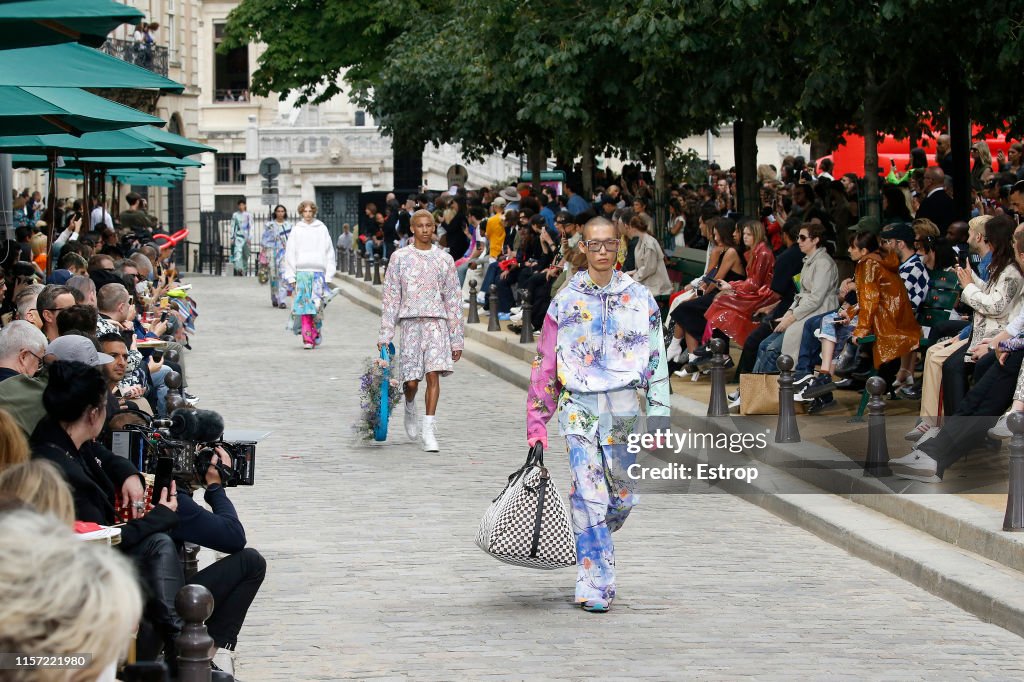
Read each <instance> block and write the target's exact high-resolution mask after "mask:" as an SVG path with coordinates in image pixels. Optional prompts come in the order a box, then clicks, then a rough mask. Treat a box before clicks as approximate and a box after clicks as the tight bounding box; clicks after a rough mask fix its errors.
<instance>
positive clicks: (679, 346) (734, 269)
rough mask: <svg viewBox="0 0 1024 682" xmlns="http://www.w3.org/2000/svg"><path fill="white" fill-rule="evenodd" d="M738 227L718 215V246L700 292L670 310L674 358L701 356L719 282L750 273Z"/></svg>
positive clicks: (711, 253)
mask: <svg viewBox="0 0 1024 682" xmlns="http://www.w3.org/2000/svg"><path fill="white" fill-rule="evenodd" d="M702 222H703V221H702ZM735 226H736V224H735V223H734V222H733V220H732V219H730V218H716V219H714V221H713V224H712V228H711V230H712V234H713V239H714V241H713V244H714V245H713V246H711V247H710V248H709V257H708V267H707V271H706V272H705V279H704V281H703V282H702V283H701V284H700V285H699V286H698V287H697V291H698V292H700V295H699V296H697V297H696V298H693V299H690V300H687V301H684V302H683V303H680V304H679V305H677V306H676V307H675V308H674V309H673V310H672V312H671V313H670V315H671V317H672V319H673V320H674V321H675V323H676V326H675V330H674V334H673V339H672V341H671V342H670V343H669V347H668V354H667V355H666V357H667V358H668V359H669V360H670V361H671V360H676V359H677V358H679V357H680V356H682V355H683V353H684V351H685V352H686V353H688V354H689V356H683V357H687V358H688V359H687V361H690V362H692V361H694V360H696V359H697V357H696V356H695V355H694V351H696V350H697V347H698V346H699V345H700V342H701V339H702V338H703V336H704V330H705V328H706V327H707V323H708V321H707V319H705V317H704V314H705V313H706V312H707V311H708V309H709V308H710V307H711V303H712V301H714V300H715V297H716V296H717V295H718V292H719V288H718V287H719V283H720V282H735V281H739V280H742V279H743V278H744V277H745V275H746V273H745V272H744V270H743V261H742V260H741V259H740V254H739V251H738V250H737V248H736V242H735V240H734V238H733V232H734V230H735ZM684 341H685V348H684Z"/></svg>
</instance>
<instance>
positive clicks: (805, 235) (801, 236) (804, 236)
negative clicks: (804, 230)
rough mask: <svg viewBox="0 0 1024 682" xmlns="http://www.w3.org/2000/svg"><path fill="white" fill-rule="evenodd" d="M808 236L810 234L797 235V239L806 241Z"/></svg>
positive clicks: (809, 236)
mask: <svg viewBox="0 0 1024 682" xmlns="http://www.w3.org/2000/svg"><path fill="white" fill-rule="evenodd" d="M810 238H811V235H809V234H802V235H800V236H799V237H797V239H799V240H800V241H802V242H805V241H807V240H808V239H810Z"/></svg>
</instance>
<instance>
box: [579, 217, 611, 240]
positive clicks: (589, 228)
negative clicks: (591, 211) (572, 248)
mask: <svg viewBox="0 0 1024 682" xmlns="http://www.w3.org/2000/svg"><path fill="white" fill-rule="evenodd" d="M598 227H607V228H609V229H610V230H611V234H612V235H613V236H614V235H615V224H614V223H612V221H610V220H608V219H607V218H601V217H598V218H591V219H590V220H588V221H587V222H586V223H584V225H583V238H584V239H590V233H591V232H593V231H594V228H598Z"/></svg>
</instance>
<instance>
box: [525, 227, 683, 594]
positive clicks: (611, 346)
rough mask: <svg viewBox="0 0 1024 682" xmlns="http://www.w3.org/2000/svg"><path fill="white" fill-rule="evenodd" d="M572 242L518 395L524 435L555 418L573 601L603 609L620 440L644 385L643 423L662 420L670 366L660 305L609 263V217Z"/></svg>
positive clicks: (629, 493)
mask: <svg viewBox="0 0 1024 682" xmlns="http://www.w3.org/2000/svg"><path fill="white" fill-rule="evenodd" d="M578 248H579V249H580V250H581V251H583V252H584V253H585V254H586V256H587V265H588V269H587V270H586V271H582V272H578V273H576V275H574V276H573V278H572V280H570V282H569V285H568V286H567V287H566V288H565V289H564V290H562V291H561V292H560V293H559V294H558V295H557V296H556V297H555V299H554V300H553V301H552V302H551V305H550V306H549V307H548V311H547V315H546V316H545V318H544V326H543V329H542V331H541V337H540V341H539V342H538V343H537V357H536V359H535V360H534V362H533V371H532V374H531V377H530V388H529V392H528V394H527V404H526V436H527V441H528V443H529V444H530V445H531V446H532V445H534V444H535V443H538V442H540V443H542V444H543V445H544V446H545V447H546V446H547V422H548V421H549V420H550V419H551V417H552V416H553V415H554V413H555V410H556V409H557V410H558V413H559V417H558V424H559V427H560V428H561V431H562V434H563V435H564V436H565V439H566V442H567V443H568V449H569V467H570V469H571V471H572V489H571V490H570V502H571V509H572V521H573V530H574V532H575V534H576V555H577V577H576V601H577V602H579V603H580V604H581V605H582V606H583V608H584V609H585V610H587V611H598V612H602V611H607V610H608V609H609V607H610V606H611V603H612V600H613V599H614V598H615V548H614V545H613V543H612V538H611V534H612V533H613V532H614V531H616V530H618V529H619V528H620V527H621V526H622V524H623V522H625V520H626V517H627V516H628V515H629V511H630V509H631V508H632V507H633V505H635V504H636V502H637V498H636V495H635V494H634V492H633V482H632V480H631V479H630V478H629V476H628V475H627V470H628V468H629V466H630V464H632V463H633V462H634V461H635V456H634V455H631V454H629V453H628V451H627V449H626V444H627V438H628V436H629V435H630V434H631V433H633V432H634V431H635V430H637V428H638V425H639V419H640V402H639V399H638V395H637V391H638V390H645V391H646V410H645V412H646V415H647V426H648V429H649V430H650V429H654V428H666V427H667V425H668V423H667V422H668V415H669V407H668V404H669V398H668V368H667V363H666V362H665V340H664V338H663V336H662V327H661V314H660V312H659V310H658V304H657V303H656V302H655V300H654V297H653V296H652V295H651V293H650V291H649V290H648V289H647V288H646V287H644V286H643V285H642V284H639V283H638V282H635V281H633V280H632V279H631V278H630V277H629V275H626V274H623V273H622V272H619V271H616V270H615V259H616V251H617V248H618V238H617V237H616V234H615V227H614V226H613V225H612V223H610V222H609V221H607V220H605V219H604V218H594V219H592V220H591V221H589V222H588V223H587V224H586V226H584V230H583V239H582V240H581V241H580V244H579V245H578Z"/></svg>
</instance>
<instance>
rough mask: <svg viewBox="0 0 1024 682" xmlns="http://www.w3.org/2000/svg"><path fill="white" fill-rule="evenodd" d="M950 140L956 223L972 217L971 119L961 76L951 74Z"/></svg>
mask: <svg viewBox="0 0 1024 682" xmlns="http://www.w3.org/2000/svg"><path fill="white" fill-rule="evenodd" d="M949 138H950V144H951V149H952V152H953V207H954V210H955V211H956V218H957V220H967V219H969V218H970V217H971V118H970V116H969V114H968V110H967V86H966V85H965V84H964V82H963V76H962V74H959V73H956V74H951V79H950V84H949Z"/></svg>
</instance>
